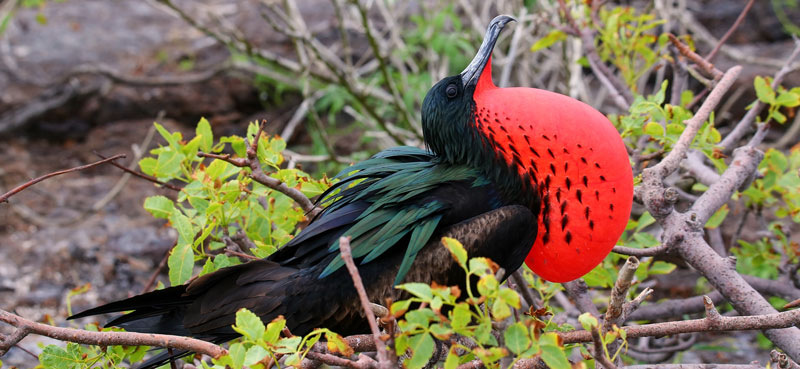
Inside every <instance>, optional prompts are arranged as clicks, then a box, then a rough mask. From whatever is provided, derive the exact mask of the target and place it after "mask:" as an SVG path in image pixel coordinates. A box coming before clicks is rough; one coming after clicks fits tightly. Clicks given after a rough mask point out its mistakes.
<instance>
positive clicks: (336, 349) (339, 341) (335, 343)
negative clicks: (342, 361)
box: [325, 331, 354, 356]
mask: <svg viewBox="0 0 800 369" xmlns="http://www.w3.org/2000/svg"><path fill="white" fill-rule="evenodd" d="M325 339H326V340H327V341H328V343H327V346H328V351H330V352H331V353H333V354H341V355H342V356H350V355H352V354H353V352H354V350H353V348H352V347H350V345H349V344H348V343H347V341H345V340H344V338H342V336H340V335H338V334H336V333H333V332H330V331H327V332H325Z"/></svg>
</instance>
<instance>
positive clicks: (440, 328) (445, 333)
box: [430, 324, 453, 341]
mask: <svg viewBox="0 0 800 369" xmlns="http://www.w3.org/2000/svg"><path fill="white" fill-rule="evenodd" d="M430 332H431V334H432V335H433V336H434V337H436V339H437V340H440V341H446V340H449V339H450V336H451V335H453V330H452V329H450V328H448V327H445V326H444V325H441V324H431V326H430Z"/></svg>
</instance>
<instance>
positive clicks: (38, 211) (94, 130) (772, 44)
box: [0, 0, 800, 367]
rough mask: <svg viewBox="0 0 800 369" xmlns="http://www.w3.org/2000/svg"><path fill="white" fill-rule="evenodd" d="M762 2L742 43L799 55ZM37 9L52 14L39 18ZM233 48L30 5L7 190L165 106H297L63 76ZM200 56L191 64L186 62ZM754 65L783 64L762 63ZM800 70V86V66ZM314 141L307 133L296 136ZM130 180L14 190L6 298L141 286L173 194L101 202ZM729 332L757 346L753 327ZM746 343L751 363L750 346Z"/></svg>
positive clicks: (144, 69) (138, 192) (244, 82)
mask: <svg viewBox="0 0 800 369" xmlns="http://www.w3.org/2000/svg"><path fill="white" fill-rule="evenodd" d="M179 3H180V4H182V5H184V6H191V7H193V8H194V9H196V10H207V11H209V12H219V14H224V15H225V16H226V19H229V20H230V21H232V22H234V23H235V24H236V25H237V26H238V27H240V28H241V29H242V30H243V31H244V33H245V34H246V35H247V37H248V38H250V39H251V40H253V42H254V43H257V44H259V45H267V46H265V47H267V48H270V49H271V50H283V51H285V52H286V53H290V52H291V50H290V49H289V44H288V43H287V42H286V41H285V40H283V39H281V38H280V37H278V36H276V35H274V34H272V33H271V32H270V31H269V27H268V26H267V25H265V24H264V23H263V21H262V20H261V19H260V18H259V17H258V16H257V14H256V13H254V12H253V11H252V9H253V8H252V7H253V6H254V5H253V4H252V3H253V2H233V1H223V0H204V1H201V2H190V1H184V2H179ZM299 3H300V4H301V7H302V9H301V10H302V12H303V13H304V14H305V15H306V16H307V17H309V18H308V21H309V23H310V24H314V25H315V27H316V28H317V29H319V30H324V29H325V28H326V27H327V26H326V24H327V23H326V22H328V20H329V19H330V14H331V13H330V12H331V9H330V8H329V6H328V4H329V2H327V1H319V0H314V1H308V2H305V1H303V2H299ZM742 3H743V2H742V1H733V0H731V1H721V2H711V1H707V2H705V3H703V2H699V3H697V6H698V7H700V8H701V9H703V11H699V12H697V15H698V17H700V20H701V21H703V22H704V23H706V25H707V26H710V27H711V30H712V32H713V33H714V34H715V35H716V36H717V37H719V36H721V34H722V33H724V31H725V29H727V27H728V26H729V25H730V24H731V23H732V22H733V19H735V17H736V15H738V12H739V10H740V9H741V4H742ZM758 3H764V4H767V3H768V2H760V1H759V2H758ZM764 4H759V5H757V6H756V8H755V9H754V11H753V12H752V13H751V15H750V17H749V18H748V21H747V22H745V24H744V25H743V27H742V31H741V32H737V34H735V35H734V37H733V38H732V41H731V43H733V44H740V45H742V48H743V50H747V51H748V52H749V53H752V54H754V55H764V56H774V57H779V56H781V55H783V54H785V53H786V52H788V50H786V48H787V46H786V45H788V44H789V43H787V40H786V37H785V35H783V33H782V32H779V31H777V32H776V29H779V27H780V26H779V25H778V24H776V22H775V21H774V17H770V15H769V14H768V12H769V6H768V5H767V6H764ZM39 12H41V13H42V14H43V15H45V17H46V18H47V24H44V25H43V24H39V23H37V22H36V21H35V18H36V15H37V13H39ZM765 12H767V13H765ZM228 56H229V55H228V52H227V50H226V49H225V47H223V46H220V45H219V44H217V43H215V42H214V41H213V40H211V39H210V38H208V37H205V36H204V35H202V34H200V33H199V32H197V31H195V30H193V29H191V28H189V27H187V26H186V24H185V23H183V22H182V21H181V20H180V19H178V18H176V17H174V16H172V15H170V14H168V13H166V12H164V11H162V10H161V9H158V8H155V7H153V6H152V5H151V4H150V3H149V2H145V1H107V0H69V1H66V2H64V3H52V4H50V3H48V5H47V6H46V7H44V8H42V9H41V10H37V9H33V10H23V11H20V12H19V13H18V14H17V15H16V16H15V18H14V19H13V20H12V21H11V22H10V24H9V27H8V29H7V30H6V32H5V34H3V35H0V59H2V63H0V192H4V191H5V190H8V189H10V188H12V187H14V186H16V185H18V184H20V183H22V182H24V181H26V180H28V179H30V178H33V177H36V176H38V175H41V174H44V173H48V172H51V171H54V170H58V169H63V168H68V167H73V166H77V165H81V164H85V163H88V162H91V161H94V160H96V159H97V157H96V156H95V155H94V154H93V153H92V151H98V152H100V153H102V154H104V155H113V154H120V153H123V154H126V155H128V159H126V160H125V161H123V162H125V163H129V162H130V158H131V157H133V150H132V145H139V144H140V143H141V142H142V140H143V139H144V137H145V136H146V134H147V131H148V129H149V128H150V126H151V124H152V121H153V119H154V118H155V117H156V115H157V114H158V113H159V112H160V111H164V112H165V113H166V118H165V119H162V120H161V121H160V122H161V123H163V124H165V125H167V127H168V128H170V129H181V130H184V131H187V132H191V130H192V128H191V125H192V124H194V123H195V122H196V121H197V119H198V118H199V117H201V116H205V117H208V118H209V120H210V121H211V122H212V124H213V126H214V130H215V133H217V134H222V133H224V134H229V133H233V132H241V131H242V130H243V128H244V124H246V122H247V121H248V120H252V119H254V118H258V119H261V118H267V119H271V120H273V121H277V122H280V121H281V118H283V120H285V119H286V118H285V117H286V112H287V111H288V112H291V106H290V105H291V104H290V103H291V101H292V98H291V96H290V97H289V99H288V100H289V101H288V103H285V104H284V105H283V106H279V107H274V106H273V107H271V108H269V109H265V108H264V106H265V105H269V100H270V98H271V97H270V96H268V95H266V94H265V93H263V92H262V91H259V90H257V89H255V88H254V87H253V84H252V83H251V81H250V80H249V79H248V78H245V77H243V76H240V75H236V74H219V75H215V76H214V77H212V78H209V79H206V80H204V81H202V82H200V83H194V84H188V85H180V86H157V87H154V86H144V87H137V86H130V85H126V84H120V83H111V82H109V81H108V80H107V79H105V78H100V77H96V76H94V77H93V76H85V75H83V76H76V77H73V78H69V79H66V80H64V79H63V78H62V76H63V75H64V74H65V73H67V72H68V71H70V70H72V69H73V68H74V67H75V66H78V65H84V64H93V65H99V64H101V65H107V66H110V67H112V68H113V69H114V70H117V71H119V72H121V73H123V74H126V75H129V76H134V77H158V76H163V75H179V76H180V75H184V76H186V75H191V74H192V73H194V72H196V71H203V70H208V69H209V68H213V66H215V65H219V63H222V62H224V61H225V60H227V59H228ZM725 63H730V61H729V60H728V61H726V60H725V58H724V57H723V58H721V60H720V64H721V65H724V64H725ZM188 64H191V65H192V68H191V70H190V71H187V70H185V69H186V68H182V67H181V65H183V66H186V65H188ZM746 73H750V74H751V75H752V74H755V73H759V74H771V73H772V71H771V70H770V69H769V68H766V67H760V66H751V67H749V68H748V72H746ZM793 78H794V81H795V83H794V84H797V83H796V81H797V79H798V78H800V77H798V76H797V73H795V75H794V77H793ZM790 81H791V80H790ZM70 86H72V87H70ZM69 88H76V89H78V90H81V91H82V93H77V94H73V95H74V96H73V97H71V98H70V100H69V101H68V102H67V103H65V104H61V105H60V107H58V108H56V109H45V110H43V111H42V112H41V114H39V115H37V116H35V117H33V118H31V119H27V120H26V121H25V122H24V123H23V124H20V127H18V128H14V129H11V128H10V126H11V125H12V123H13V121H14V120H13V115H11V114H10V113H9V112H18V111H19V110H18V109H19V107H21V106H26V105H28V104H29V103H31V102H36V101H42V102H44V101H49V100H48V99H49V98H52V96H53V94H58V93H64V91H66V90H67V89H69ZM9 117H11V118H9ZM278 128H279V127H273V132H279V129H278ZM303 139H304V138H303V135H300V137H299V138H297V140H300V141H302V140H303ZM157 142H160V141H159V140H158V139H156V140H154V142H153V143H152V144H151V145H150V148H152V147H154V145H155V144H156V143H157ZM295 143H297V142H295ZM121 177H122V173H121V171H119V170H118V169H116V168H113V167H111V166H101V167H98V168H95V169H91V170H87V171H82V172H79V173H72V174H67V175H65V176H61V177H57V178H55V179H51V180H48V181H45V182H42V183H40V184H38V185H36V186H34V187H32V188H30V189H28V190H26V191H24V192H22V193H21V194H19V195H17V196H15V197H13V198H12V199H11V202H10V204H0V307H2V308H3V309H7V310H12V311H16V312H17V313H19V314H21V315H23V316H25V317H27V318H30V319H34V320H45V319H47V318H48V317H50V318H53V319H55V320H56V321H58V322H61V321H63V319H64V318H65V317H66V316H67V305H66V299H67V293H68V291H69V290H70V289H72V288H75V287H78V286H82V285H84V284H86V283H90V284H91V288H90V289H89V290H88V292H86V293H83V294H81V295H79V296H76V297H74V298H72V307H73V309H74V310H80V309H83V308H86V307H90V306H94V305H96V304H98V303H101V302H104V301H110V300H113V299H117V298H122V297H125V296H128V295H131V294H136V293H139V292H140V291H141V290H142V288H143V286H144V284H145V282H146V281H147V280H148V278H150V277H151V275H152V274H153V272H154V270H156V266H157V265H158V263H159V262H160V261H161V260H162V258H163V257H164V255H165V253H166V252H167V250H168V249H169V248H170V246H171V245H172V242H173V240H174V238H175V235H174V234H172V233H173V232H172V230H171V229H168V228H166V227H164V222H163V221H160V220H156V219H154V218H152V217H151V216H150V215H149V214H148V213H146V212H145V211H144V210H143V209H142V202H143V200H144V198H145V197H146V196H149V195H155V194H166V193H167V192H166V190H163V189H158V188H156V187H155V186H153V185H152V184H151V183H149V182H145V181H141V180H138V179H135V178H132V179H131V180H129V181H128V182H127V183H126V185H125V187H124V189H123V190H122V191H121V192H120V193H119V194H118V195H116V196H115V197H114V198H113V199H111V200H110V201H109V202H108V203H107V204H105V205H104V206H103V207H101V208H100V209H99V210H93V209H92V207H93V206H94V205H95V203H96V202H97V201H98V200H99V199H100V198H102V197H103V195H105V194H106V193H108V192H109V191H111V189H112V188H113V187H114V185H115V184H116V183H117V182H118V181H120V178H121ZM163 277H164V276H161V278H162V279H163ZM6 328H7V327H0V332H7V329H6ZM719 339H721V340H728V341H731V342H734V341H735V342H738V344H733V346H735V347H747V346H748V345H750V346H752V339H753V338H752V335H738V336H730V337H724V336H723V337H720V338H719ZM38 342H44V343H50V342H49V340H48V339H46V338H42V337H38V336H30V337H28V338H27V339H26V340H25V341H23V342H22V343H21V346H23V347H25V348H26V349H27V350H30V351H32V352H33V353H36V352H38V350H39V348H38V347H37V345H36V344H37V343H38ZM740 353H741V354H742V355H741V356H742V357H743V359H744V360H747V355H751V354H752V353H748V352H747V351H743V352H740ZM728 359H731V357H728ZM3 361H4V363H5V364H6V365H17V366H20V367H31V366H33V365H34V363H36V360H35V358H33V357H32V356H30V355H29V354H27V353H25V352H23V351H21V350H19V349H14V350H12V351H11V352H10V353H9V354H8V355H6V356H5V357H3ZM715 361H719V360H715Z"/></svg>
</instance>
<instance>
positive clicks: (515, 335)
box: [503, 322, 531, 355]
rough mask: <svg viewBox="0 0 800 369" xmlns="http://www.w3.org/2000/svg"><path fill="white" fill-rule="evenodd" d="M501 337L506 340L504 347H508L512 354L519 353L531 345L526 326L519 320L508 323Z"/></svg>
mask: <svg viewBox="0 0 800 369" xmlns="http://www.w3.org/2000/svg"><path fill="white" fill-rule="evenodd" d="M503 338H504V339H505V341H506V347H508V349H509V350H511V352H513V353H514V355H519V354H521V353H522V352H523V351H525V350H527V349H528V347H529V346H530V345H531V339H530V336H529V335H528V328H526V327H525V325H524V324H522V323H521V322H516V323H514V324H512V325H510V326H509V327H508V328H507V329H506V331H505V332H503Z"/></svg>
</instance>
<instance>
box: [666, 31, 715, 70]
mask: <svg viewBox="0 0 800 369" xmlns="http://www.w3.org/2000/svg"><path fill="white" fill-rule="evenodd" d="M667 36H668V37H669V41H670V42H672V45H673V46H675V48H676V49H678V51H679V52H680V53H681V55H683V56H685V57H687V58H689V60H691V61H692V62H693V63H695V64H697V66H698V67H700V69H702V70H703V71H704V72H706V73H707V74H708V75H710V76H712V77H714V79H715V80H716V79H719V78H720V77H722V72H721V71H720V70H719V69H717V67H715V66H714V64H711V62H709V61H708V60H706V59H703V57H702V56H700V55H698V54H697V53H695V52H694V51H692V49H690V48H689V46H687V45H686V44H684V43H683V42H681V40H679V39H678V38H677V37H675V35H673V34H671V33H670V34H667ZM688 71H690V70H688Z"/></svg>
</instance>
